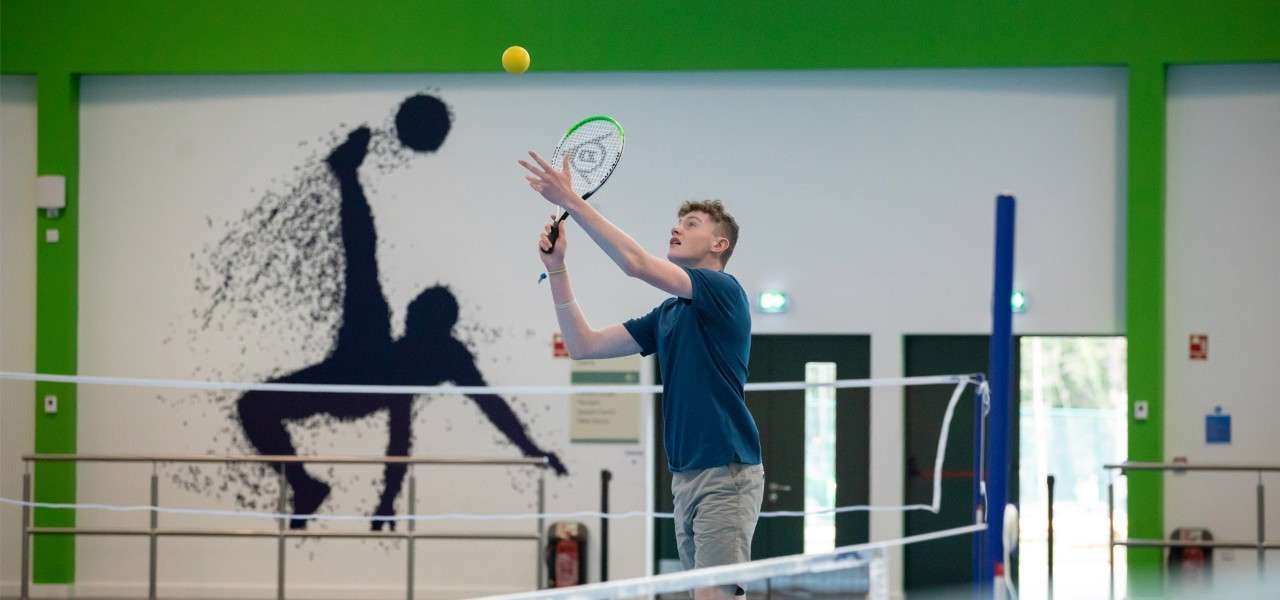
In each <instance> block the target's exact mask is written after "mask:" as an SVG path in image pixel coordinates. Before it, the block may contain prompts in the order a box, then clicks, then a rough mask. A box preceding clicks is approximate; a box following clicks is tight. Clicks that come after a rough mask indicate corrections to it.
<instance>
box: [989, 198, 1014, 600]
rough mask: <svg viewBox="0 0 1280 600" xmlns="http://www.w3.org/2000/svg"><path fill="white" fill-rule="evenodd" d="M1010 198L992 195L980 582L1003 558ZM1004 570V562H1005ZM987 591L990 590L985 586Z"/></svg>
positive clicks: (1010, 385) (1009, 363) (1009, 329)
mask: <svg viewBox="0 0 1280 600" xmlns="http://www.w3.org/2000/svg"><path fill="white" fill-rule="evenodd" d="M1015 209H1016V201H1015V200H1014V199H1013V196H1009V195H1004V194H1002V195H1000V196H999V197H997V198H996V257H995V282H994V286H993V290H992V297H991V367H990V369H988V374H989V375H990V385H991V415H990V422H989V425H990V427H988V428H987V437H988V439H990V443H991V451H990V455H989V456H990V460H989V462H988V463H987V465H988V471H987V543H986V547H987V552H986V560H985V561H984V562H983V565H982V574H981V575H982V580H984V581H986V582H987V584H988V585H990V584H992V583H993V582H994V579H993V578H994V577H995V566H996V565H997V564H999V563H1001V562H1002V561H1003V560H1004V505H1005V502H1006V498H1007V497H1008V496H1007V486H1008V481H1007V480H1008V475H1009V429H1010V428H1009V402H1010V399H1009V395H1010V393H1011V392H1012V389H1013V375H1012V373H1010V371H1011V370H1012V365H1013V360H1012V358H1013V307H1012V306H1011V305H1010V299H1011V298H1012V296H1013V233H1014V221H1015V213H1016V210H1015ZM1004 568H1008V565H1004ZM988 589H990V588H988Z"/></svg>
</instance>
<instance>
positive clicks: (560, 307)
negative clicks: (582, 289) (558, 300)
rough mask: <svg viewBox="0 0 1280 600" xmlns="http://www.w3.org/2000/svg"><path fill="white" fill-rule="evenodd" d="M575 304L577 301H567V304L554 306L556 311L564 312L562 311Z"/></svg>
mask: <svg viewBox="0 0 1280 600" xmlns="http://www.w3.org/2000/svg"><path fill="white" fill-rule="evenodd" d="M577 303H578V301H577V300H570V301H568V302H565V303H564V304H557V305H556V310H564V309H566V308H569V307H570V306H573V305H574V304H577Z"/></svg>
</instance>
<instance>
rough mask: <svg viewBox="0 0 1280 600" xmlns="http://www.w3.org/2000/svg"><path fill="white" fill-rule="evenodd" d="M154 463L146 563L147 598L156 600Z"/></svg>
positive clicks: (157, 497) (157, 499)
mask: <svg viewBox="0 0 1280 600" xmlns="http://www.w3.org/2000/svg"><path fill="white" fill-rule="evenodd" d="M156 469H157V466H156V463H154V462H152V463H151V535H150V536H149V540H148V541H149V544H148V546H149V547H148V550H149V552H150V557H149V559H148V561H147V598H149V599H150V600H156V556H157V550H158V547H157V544H158V543H159V542H160V540H159V538H158V537H157V536H156V529H157V528H158V527H159V525H160V513H159V512H158V511H156V510H155V509H156V508H158V507H159V506H160V476H159V475H158V474H157V473H156Z"/></svg>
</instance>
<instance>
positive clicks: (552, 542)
mask: <svg viewBox="0 0 1280 600" xmlns="http://www.w3.org/2000/svg"><path fill="white" fill-rule="evenodd" d="M546 554H547V556H546V561H547V585H548V586H549V587H569V586H573V585H581V584H583V583H586V579H587V527H586V525H583V524H582V523H576V522H559V523H553V524H552V525H551V527H550V529H549V530H548V531H547V551H546Z"/></svg>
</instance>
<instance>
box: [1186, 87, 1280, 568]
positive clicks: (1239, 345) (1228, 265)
mask: <svg viewBox="0 0 1280 600" xmlns="http://www.w3.org/2000/svg"><path fill="white" fill-rule="evenodd" d="M1168 111H1169V112H1168V119H1169V121H1168V149H1169V150H1168V152H1169V154H1168V156H1169V159H1168V169H1167V172H1168V179H1167V181H1168V190H1167V209H1166V210H1167V217H1166V219H1167V221H1166V222H1167V231H1166V238H1165V245H1166V252H1167V254H1166V259H1165V260H1166V275H1167V288H1166V295H1165V302H1166V304H1165V310H1166V313H1165V328H1166V329H1165V335H1166V345H1165V411H1166V413H1165V421H1164V422H1165V448H1164V454H1165V457H1166V458H1168V459H1173V458H1175V457H1185V458H1187V459H1188V460H1189V461H1190V462H1193V463H1197V462H1198V463H1248V464H1258V463H1264V464H1272V465H1275V464H1280V442H1278V441H1277V439H1276V436H1275V430H1276V426H1277V424H1280V403H1278V402H1277V401H1276V398H1277V392H1276V384H1275V382H1274V379H1273V377H1274V373H1275V369H1276V365H1277V364H1280V351H1278V350H1277V345H1276V340H1277V339H1278V338H1280V317H1278V316H1277V307H1280V235H1277V226H1280V193H1278V192H1277V190H1280V169H1277V167H1280V158H1278V157H1280V65H1277V64H1268V65H1248V66H1244V65H1240V66H1237V65H1231V66H1226V65H1224V66H1203V67H1201V66H1197V67H1176V68H1172V69H1170V72H1169V104H1168ZM1194 333H1205V334H1208V335H1209V359H1208V360H1207V361H1193V360H1190V359H1189V358H1188V349H1187V344H1188V336H1189V335H1191V334H1194ZM1215 406H1222V408H1223V410H1224V411H1225V412H1227V413H1230V414H1231V417H1232V418H1231V427H1232V432H1231V433H1232V440H1231V444H1230V445H1210V444H1206V443H1205V431H1204V426H1205V425H1204V423H1205V421H1204V418H1205V415H1207V414H1209V413H1212V412H1213V410H1214V407H1215ZM1265 484H1266V486H1267V495H1268V501H1267V521H1268V522H1269V523H1270V524H1271V525H1270V526H1269V527H1270V534H1269V537H1270V539H1272V540H1274V539H1276V534H1275V531H1276V529H1275V526H1274V524H1275V523H1276V522H1277V520H1280V475H1275V474H1273V475H1268V476H1267V477H1266V478H1265ZM1256 485H1257V478H1256V476H1254V475H1252V474H1185V475H1176V476H1175V475H1170V476H1167V477H1166V478H1165V529H1166V531H1165V534H1166V535H1168V533H1169V531H1170V530H1172V529H1173V528H1175V527H1207V528H1209V529H1210V530H1212V531H1213V534H1214V537H1215V538H1217V539H1230V540H1247V541H1252V540H1254V539H1255V538H1254V536H1255V525H1254V522H1255V520H1254V516H1255V513H1256V508H1255V507H1256V502H1255V486H1256ZM1274 557H1275V553H1274V552H1273V553H1272V560H1274ZM1215 563H1216V564H1215V568H1216V569H1218V571H1219V573H1222V574H1224V575H1225V574H1230V573H1237V574H1240V575H1242V576H1251V575H1252V574H1253V572H1254V568H1255V565H1256V562H1255V554H1254V553H1253V552H1252V551H1236V552H1234V553H1232V552H1229V551H1228V552H1219V553H1217V555H1216V556H1215Z"/></svg>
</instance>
